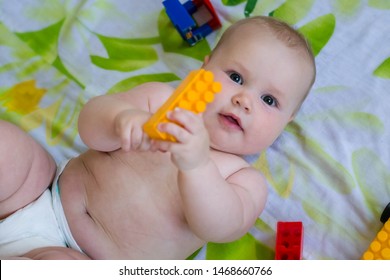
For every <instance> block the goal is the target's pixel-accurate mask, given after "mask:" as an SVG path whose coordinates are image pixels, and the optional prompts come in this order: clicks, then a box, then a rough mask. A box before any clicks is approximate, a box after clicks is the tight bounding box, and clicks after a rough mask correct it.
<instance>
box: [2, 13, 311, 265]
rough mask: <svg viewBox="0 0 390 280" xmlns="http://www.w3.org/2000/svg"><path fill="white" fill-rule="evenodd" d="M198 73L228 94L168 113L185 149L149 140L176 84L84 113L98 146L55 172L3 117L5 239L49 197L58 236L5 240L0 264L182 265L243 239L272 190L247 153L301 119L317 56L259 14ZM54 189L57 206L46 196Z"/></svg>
mask: <svg viewBox="0 0 390 280" xmlns="http://www.w3.org/2000/svg"><path fill="white" fill-rule="evenodd" d="M202 68H203V69H205V70H208V71H211V72H212V73H213V74H214V78H215V80H216V81H218V82H220V83H221V84H222V91H221V93H218V94H216V95H215V100H214V101H213V102H212V103H210V104H208V106H207V109H206V111H205V112H203V113H202V114H194V113H192V112H190V111H186V110H183V109H178V110H173V111H171V112H169V113H168V115H167V117H168V118H169V119H170V120H171V121H172V122H169V123H162V124H160V125H159V126H158V129H159V130H160V131H161V132H164V133H168V134H170V135H172V136H174V137H175V138H176V139H177V142H169V141H157V140H151V139H150V138H149V137H148V136H147V135H146V134H145V133H144V131H143V129H142V127H143V124H144V123H145V122H146V121H147V120H148V119H149V118H150V117H151V115H152V114H153V113H154V112H156V111H157V109H158V108H159V107H160V106H161V105H162V104H163V103H164V101H165V100H167V99H168V97H169V96H170V94H171V93H172V92H173V88H172V87H170V86H169V85H167V84H164V83H147V84H143V85H141V86H138V87H136V88H134V89H132V90H130V91H128V92H125V93H118V94H115V95H104V96H98V97H95V98H92V99H91V100H90V101H89V102H88V103H87V104H86V105H85V106H84V108H83V109H82V111H81V113H80V116H79V133H80V137H81V139H82V140H83V141H84V142H85V144H86V145H87V146H88V147H89V148H90V149H89V150H88V151H87V152H85V153H83V154H81V155H80V156H78V157H76V158H73V159H71V160H70V161H69V162H66V163H64V164H63V165H62V166H61V167H60V168H58V170H57V174H55V164H54V161H53V160H52V159H51V157H50V156H49V155H48V154H47V153H46V152H45V151H44V150H43V149H42V148H41V147H40V146H39V145H38V144H37V143H36V142H34V140H33V139H32V138H31V137H30V136H28V135H26V134H24V133H23V132H22V131H21V130H19V129H18V128H16V127H14V126H13V125H11V124H9V123H6V122H1V121H0V130H1V131H2V137H1V139H0V154H1V155H2V157H1V159H0V161H1V162H0V166H1V169H0V219H3V221H2V223H1V224H0V232H2V231H3V232H6V229H5V227H6V226H7V222H8V221H9V222H8V223H9V224H11V221H12V219H14V220H15V221H17V219H16V218H15V217H14V216H16V217H17V216H18V215H19V216H20V214H19V213H20V212H21V211H27V210H28V209H27V208H29V207H35V206H34V204H38V202H39V201H41V200H42V201H43V196H48V197H49V198H48V200H47V201H48V202H47V203H48V205H50V203H53V207H54V212H53V210H51V211H52V212H50V211H49V210H47V209H46V210H45V211H44V212H42V213H44V214H42V216H49V217H47V218H46V219H47V220H48V221H49V220H50V221H52V222H50V224H51V225H52V228H53V229H52V233H51V234H49V233H45V230H46V231H48V229H47V228H49V226H41V227H40V228H42V227H43V229H42V231H43V232H42V233H39V232H37V233H36V236H32V237H31V238H36V242H35V243H34V246H30V247H29V246H27V245H26V244H27V243H28V242H24V241H23V240H22V239H23V238H22V237H20V238H19V239H21V240H18V239H17V234H16V233H15V232H12V236H15V237H14V240H8V241H4V238H5V237H2V236H1V234H0V256H2V255H3V256H5V257H10V256H25V257H31V258H87V257H89V258H92V259H185V258H187V257H188V256H189V255H191V254H192V253H193V252H194V251H196V250H197V249H198V248H200V247H202V246H203V245H204V244H206V243H207V242H229V241H233V240H236V239H238V238H240V237H241V236H242V235H244V234H245V233H246V232H247V231H248V230H249V229H250V228H251V227H252V226H253V224H254V222H255V221H256V219H257V217H258V216H259V215H260V214H261V212H262V210H263V209H264V206H265V203H266V198H267V187H266V183H265V180H264V178H263V177H262V175H261V174H260V173H259V172H258V170H255V169H253V168H252V167H251V166H250V165H249V164H248V163H247V162H246V161H245V160H244V159H243V156H245V155H251V154H255V153H259V152H261V151H263V150H264V149H266V148H267V147H269V146H270V145H271V144H272V143H273V142H274V140H275V139H276V138H277V137H278V136H279V135H280V134H281V132H282V131H283V129H284V128H285V126H286V125H287V124H288V123H289V122H290V121H291V120H293V118H294V116H295V114H296V113H297V111H298V109H299V108H300V106H301V104H302V102H303V100H304V99H305V98H306V96H307V94H308V92H309V91H310V88H311V86H312V85H313V82H314V79H315V64H314V58H313V55H312V53H311V50H310V48H309V47H308V45H307V43H306V41H305V40H304V38H303V37H302V36H301V35H299V34H298V33H297V32H296V31H295V30H294V29H292V28H291V27H289V26H288V25H286V24H284V23H282V22H279V21H277V20H275V19H273V18H269V17H261V16H259V17H252V18H248V19H243V20H241V21H238V22H237V23H235V24H233V25H232V26H231V27H229V28H228V29H227V30H226V32H225V33H224V34H223V36H222V37H221V39H220V41H219V42H218V44H217V46H216V47H215V49H214V50H213V51H212V53H211V54H210V55H209V56H207V57H206V58H205V59H204V63H203V65H202ZM3 131H6V133H5V134H3ZM15 146H17V147H18V148H17V149H15ZM20 159H23V160H20ZM52 181H54V182H53V185H52V187H51V192H52V196H53V202H52V201H51V200H50V199H51V198H50V194H49V192H50V190H46V191H45V189H47V186H48V185H49V184H51V182H52ZM42 192H44V193H43V194H42ZM33 200H34V202H33V203H31V204H29V203H30V202H31V201H33ZM42 203H44V202H42ZM28 204H29V205H28ZM26 205H28V206H26ZM23 207H24V208H23ZM18 209H20V210H18ZM17 210H18V211H17ZM16 211H17V212H16ZM34 215H35V217H36V216H38V215H37V214H34ZM53 217H54V218H53ZM34 219H36V221H34V224H35V223H37V221H38V220H39V217H36V218H34ZM57 221H58V224H59V229H58V228H57V224H56V223H57ZM42 223H43V222H42ZM26 224H27V222H26ZM2 227H3V228H4V229H3V228H2ZM27 227H28V228H30V226H27ZM12 228H13V230H14V231H15V226H13V227H12ZM38 230H39V228H38V229H37V231H38ZM19 231H20V232H23V230H22V229H20V230H19ZM24 231H26V229H24ZM45 234H46V235H45ZM2 238H3V239H2ZM8 239H11V238H8ZM63 239H64V240H65V241H64V240H63ZM64 242H66V244H67V246H68V247H70V248H72V249H70V248H65V245H64ZM30 243H31V242H30ZM18 244H19V245H18ZM16 247H18V248H19V249H20V250H15V249H13V248H16ZM28 251H30V252H28ZM2 252H3V254H2Z"/></svg>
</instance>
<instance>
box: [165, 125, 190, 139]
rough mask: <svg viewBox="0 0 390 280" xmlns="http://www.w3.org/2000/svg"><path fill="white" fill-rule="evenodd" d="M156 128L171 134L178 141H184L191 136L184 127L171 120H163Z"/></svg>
mask: <svg viewBox="0 0 390 280" xmlns="http://www.w3.org/2000/svg"><path fill="white" fill-rule="evenodd" d="M158 130H160V131H161V132H164V133H167V134H169V135H172V136H173V137H175V139H176V141H177V142H180V143H186V142H187V141H188V140H189V137H190V136H191V134H190V132H188V131H187V130H186V129H185V128H183V127H182V126H180V125H178V124H176V123H173V122H164V123H161V124H159V126H158Z"/></svg>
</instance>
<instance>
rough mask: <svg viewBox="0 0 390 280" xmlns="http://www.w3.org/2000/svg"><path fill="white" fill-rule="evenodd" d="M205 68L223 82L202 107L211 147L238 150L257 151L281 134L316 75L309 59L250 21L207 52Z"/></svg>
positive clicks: (232, 151)
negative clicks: (214, 48) (219, 89)
mask: <svg viewBox="0 0 390 280" xmlns="http://www.w3.org/2000/svg"><path fill="white" fill-rule="evenodd" d="M253 28H256V30H257V31H256V34H257V35H256V36H257V37H256V38H254V37H253V34H255V32H254V31H253ZM203 68H204V69H206V70H210V71H212V72H213V73H214V76H215V80H216V81H219V82H220V83H221V84H222V92H221V93H219V94H216V96H215V100H214V102H212V103H211V104H209V105H208V106H207V109H206V111H205V112H204V113H203V119H204V122H205V125H206V127H207V129H208V131H209V134H210V140H211V147H212V148H214V149H216V150H221V151H225V152H229V153H234V154H239V155H247V154H254V153H258V152H260V151H262V150H264V149H266V148H267V147H269V146H270V145H271V144H272V143H273V142H274V141H275V140H276V138H277V137H278V136H279V135H280V133H281V132H282V131H283V129H284V128H285V126H286V125H287V124H288V122H290V121H291V120H292V119H293V117H294V112H295V110H296V108H297V107H298V106H299V104H300V102H301V100H302V98H303V96H304V93H305V92H306V90H307V88H308V87H309V84H310V79H311V77H312V69H311V67H310V64H309V62H308V60H307V59H305V58H304V57H303V56H302V55H301V54H299V53H298V52H297V51H296V50H294V49H291V48H289V47H286V46H285V45H284V43H282V42H281V41H279V40H278V39H276V38H275V37H274V36H273V35H272V34H270V33H269V31H268V30H262V31H261V33H260V34H259V31H258V27H254V26H250V25H248V26H244V27H241V29H240V31H239V32H236V33H235V35H234V39H233V38H231V39H227V40H226V41H225V42H224V44H223V45H222V46H221V47H220V48H219V49H218V51H217V52H215V53H214V54H213V55H212V56H211V57H210V59H208V58H206V59H205V63H204V65H203Z"/></svg>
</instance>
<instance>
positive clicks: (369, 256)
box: [362, 203, 390, 260]
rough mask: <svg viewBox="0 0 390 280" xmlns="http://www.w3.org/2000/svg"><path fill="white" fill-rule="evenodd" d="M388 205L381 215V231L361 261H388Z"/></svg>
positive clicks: (389, 205) (389, 227) (389, 243)
mask: <svg viewBox="0 0 390 280" xmlns="http://www.w3.org/2000/svg"><path fill="white" fill-rule="evenodd" d="M389 218H390V203H389V204H387V206H386V208H385V210H384V211H383V213H382V215H381V219H380V220H381V222H382V223H384V225H383V227H382V228H381V230H380V231H379V232H378V234H377V235H376V237H375V239H374V240H373V241H372V242H371V244H370V246H369V247H368V249H367V250H366V252H364V254H363V256H362V259H363V260H390V219H389Z"/></svg>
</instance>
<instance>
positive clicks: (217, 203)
mask: <svg viewBox="0 0 390 280" xmlns="http://www.w3.org/2000/svg"><path fill="white" fill-rule="evenodd" d="M179 186H180V193H181V196H182V200H183V205H184V209H185V215H186V218H187V221H188V223H189V225H190V227H191V229H192V230H193V232H194V233H195V234H196V235H197V236H198V237H199V238H201V239H203V240H205V241H212V242H230V241H233V240H236V239H238V238H239V237H241V236H242V235H244V234H245V233H246V232H247V231H248V230H249V229H250V227H252V226H253V224H254V223H255V221H256V219H257V217H258V216H259V215H260V213H261V212H262V211H263V209H264V206H265V203H266V198H267V188H266V184H265V180H264V178H263V177H262V175H261V174H260V173H259V172H258V171H257V170H255V169H253V168H251V167H250V166H243V167H242V168H241V169H239V170H238V171H236V172H235V173H233V174H231V175H230V176H229V177H228V178H227V179H226V180H225V179H224V178H223V177H222V176H221V175H220V170H219V169H218V168H217V166H216V165H215V163H214V161H212V160H209V161H208V162H207V164H205V165H203V166H201V167H198V168H195V169H192V170H188V171H182V172H180V174H179Z"/></svg>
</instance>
